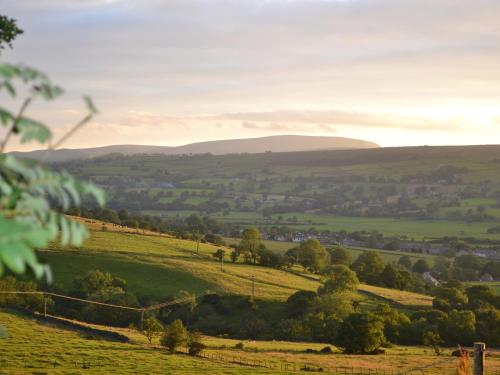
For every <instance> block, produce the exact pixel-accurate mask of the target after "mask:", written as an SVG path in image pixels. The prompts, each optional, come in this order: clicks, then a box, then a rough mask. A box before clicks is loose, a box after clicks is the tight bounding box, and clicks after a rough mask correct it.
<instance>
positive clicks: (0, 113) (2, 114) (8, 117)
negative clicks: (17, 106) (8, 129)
mask: <svg viewBox="0 0 500 375" xmlns="http://www.w3.org/2000/svg"><path fill="white" fill-rule="evenodd" d="M0 121H1V122H2V125H8V124H9V122H12V121H14V116H13V115H12V114H11V113H10V112H9V111H7V110H5V109H3V108H0Z"/></svg>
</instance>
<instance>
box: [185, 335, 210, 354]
mask: <svg viewBox="0 0 500 375" xmlns="http://www.w3.org/2000/svg"><path fill="white" fill-rule="evenodd" d="M187 346H188V354H189V355H192V356H197V355H198V354H200V353H201V351H202V350H203V349H205V348H206V345H205V344H203V343H202V342H201V335H200V333H198V332H193V333H191V334H189V337H188V342H187Z"/></svg>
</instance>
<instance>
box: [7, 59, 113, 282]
mask: <svg viewBox="0 0 500 375" xmlns="http://www.w3.org/2000/svg"><path fill="white" fill-rule="evenodd" d="M18 85H24V86H26V87H27V89H28V92H29V94H28V96H27V98H25V99H24V100H23V101H22V104H21V106H20V108H19V110H18V111H17V112H15V114H13V112H12V111H10V110H8V109H6V108H4V107H1V106H0V126H2V127H4V128H5V129H6V130H5V136H4V138H3V140H2V141H1V143H0V276H1V275H2V274H3V273H4V272H5V268H7V269H8V270H10V271H11V272H14V273H17V274H23V273H25V272H27V271H28V270H31V272H32V273H33V274H34V275H35V276H36V277H37V278H41V277H43V276H45V277H46V278H47V281H48V282H51V273H50V268H49V267H48V266H47V265H43V264H41V263H39V262H38V260H37V258H36V255H35V252H34V250H35V249H37V248H43V247H45V246H47V245H48V243H49V242H50V241H54V240H58V241H59V242H60V243H61V245H63V246H66V245H73V246H79V245H81V244H82V242H83V241H84V240H85V239H86V238H87V236H88V233H87V230H86V228H85V226H84V225H82V224H80V223H77V222H75V221H73V220H70V219H68V218H67V217H66V216H65V215H64V214H63V212H64V211H65V210H67V209H68V208H70V207H79V206H80V205H81V204H82V199H83V198H84V197H86V196H90V197H92V198H93V199H94V200H95V201H96V202H97V203H98V204H99V205H100V206H102V205H104V193H103V191H102V190H101V189H99V188H98V187H96V186H95V185H94V184H92V183H88V182H83V181H79V180H77V179H75V178H74V177H73V176H72V175H70V174H69V173H67V172H65V171H62V172H55V171H52V170H50V169H49V168H47V167H45V166H44V165H42V163H41V162H40V161H30V160H21V159H18V158H16V157H14V156H13V155H11V154H6V153H5V150H6V147H7V145H8V144H9V142H10V141H11V139H12V137H18V138H19V141H20V143H22V144H26V143H29V142H33V141H36V142H38V143H40V144H42V145H46V146H47V150H54V149H56V148H58V147H60V146H61V145H62V144H63V143H64V142H65V141H66V140H67V139H68V138H69V137H70V136H72V135H73V134H74V133H75V132H76V131H77V130H79V129H80V128H81V127H82V126H83V125H85V124H86V123H88V122H89V121H90V120H91V119H92V118H93V116H94V115H95V114H97V110H96V108H95V106H94V104H93V103H92V100H91V99H90V98H89V97H84V102H85V104H86V109H87V113H86V114H85V116H84V117H83V118H82V120H80V121H79V122H78V123H77V124H76V125H75V126H73V127H72V128H71V129H70V130H69V131H68V132H67V133H66V134H65V135H63V136H62V137H61V138H60V139H59V140H57V141H56V142H52V138H53V134H52V132H51V130H50V128H49V127H48V126H47V125H45V124H43V123H41V122H39V121H36V120H34V119H31V118H29V117H27V116H26V113H27V111H28V109H29V107H30V105H31V104H32V103H33V102H34V101H36V100H43V101H50V100H53V99H56V98H57V97H59V96H60V95H61V94H62V93H63V90H62V88H60V87H59V86H56V85H53V84H52V83H51V82H50V80H49V79H48V77H47V76H46V75H45V74H43V73H41V72H39V71H37V70H35V69H32V68H30V67H26V66H22V65H11V64H0V94H1V93H6V94H7V95H8V96H10V97H11V98H16V97H17V94H18V87H17V86H18Z"/></svg>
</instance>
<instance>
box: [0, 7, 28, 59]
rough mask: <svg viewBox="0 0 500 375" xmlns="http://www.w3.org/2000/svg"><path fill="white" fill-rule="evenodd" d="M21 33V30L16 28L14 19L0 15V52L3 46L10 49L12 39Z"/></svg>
mask: <svg viewBox="0 0 500 375" xmlns="http://www.w3.org/2000/svg"><path fill="white" fill-rule="evenodd" d="M23 32H24V31H23V30H21V29H20V28H19V27H17V22H16V20H15V19H13V18H9V17H7V16H4V15H2V14H0V51H1V50H2V49H4V48H5V46H9V47H10V48H12V42H13V41H14V39H16V37H17V36H18V35H20V34H22V33H23Z"/></svg>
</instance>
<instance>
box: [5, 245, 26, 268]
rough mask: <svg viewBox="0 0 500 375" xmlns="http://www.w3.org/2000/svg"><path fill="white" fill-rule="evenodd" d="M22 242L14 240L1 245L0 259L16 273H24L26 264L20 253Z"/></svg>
mask: <svg viewBox="0 0 500 375" xmlns="http://www.w3.org/2000/svg"><path fill="white" fill-rule="evenodd" d="M19 247H22V243H20V242H12V243H9V244H5V245H2V246H0V260H2V261H3V263H4V264H5V265H6V266H7V267H8V268H9V269H10V270H11V271H12V272H14V273H24V271H25V269H26V265H25V263H24V260H23V258H22V256H21V254H19Z"/></svg>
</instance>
